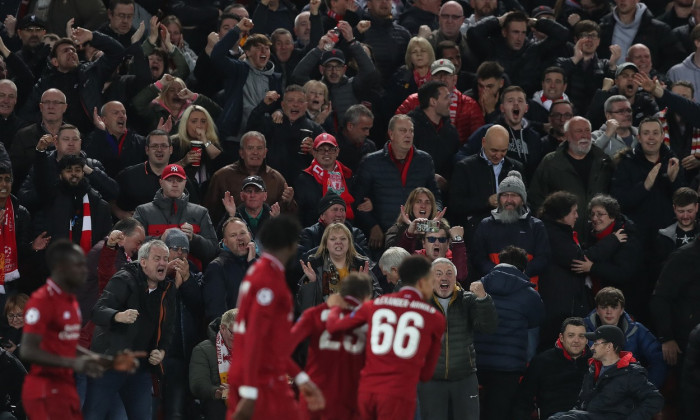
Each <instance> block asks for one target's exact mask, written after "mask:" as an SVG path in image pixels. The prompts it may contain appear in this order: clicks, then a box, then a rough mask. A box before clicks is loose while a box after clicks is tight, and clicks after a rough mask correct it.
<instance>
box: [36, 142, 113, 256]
mask: <svg viewBox="0 0 700 420" xmlns="http://www.w3.org/2000/svg"><path fill="white" fill-rule="evenodd" d="M85 166H86V164H85V158H83V157H82V156H80V155H66V156H63V158H62V159H61V160H60V161H59V162H58V170H59V181H58V185H57V186H56V188H54V189H48V188H47V187H48V186H44V185H42V186H37V188H38V189H39V191H38V193H39V196H40V197H41V198H42V203H43V205H42V207H41V210H39V211H38V212H37V214H36V215H35V217H34V232H35V234H37V235H38V234H40V233H41V232H47V233H48V236H50V237H51V238H52V239H58V238H67V239H70V240H71V241H72V242H73V243H75V244H77V245H80V247H81V248H82V249H83V251H84V252H85V253H86V254H87V253H88V252H90V249H91V248H92V247H93V246H94V245H95V244H96V243H97V242H98V241H101V240H102V239H103V238H104V237H105V236H107V234H108V233H109V232H110V230H111V229H112V217H111V215H110V211H109V204H107V202H106V201H104V200H102V198H101V196H100V194H99V193H98V192H97V191H95V190H94V189H92V188H91V186H90V183H89V182H88V180H87V178H86V177H85V172H84V169H83V168H84V167H85ZM49 188H50V187H49Z"/></svg>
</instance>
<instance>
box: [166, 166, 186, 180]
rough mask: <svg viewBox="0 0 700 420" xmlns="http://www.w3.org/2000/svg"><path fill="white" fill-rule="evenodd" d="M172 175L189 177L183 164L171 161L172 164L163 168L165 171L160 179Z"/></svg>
mask: <svg viewBox="0 0 700 420" xmlns="http://www.w3.org/2000/svg"><path fill="white" fill-rule="evenodd" d="M171 176H178V177H180V178H182V179H187V175H185V170H184V169H182V166H180V165H178V164H175V163H171V164H170V165H168V166H166V167H165V169H163V173H162V174H160V179H167V178H170V177H171Z"/></svg>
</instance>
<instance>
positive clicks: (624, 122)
mask: <svg viewBox="0 0 700 420" xmlns="http://www.w3.org/2000/svg"><path fill="white" fill-rule="evenodd" d="M604 110H605V118H606V119H607V121H605V124H603V126H602V127H600V129H599V130H596V131H594V132H593V133H591V137H592V138H593V144H594V145H595V146H596V147H598V148H600V149H602V150H603V151H604V152H605V153H606V154H607V155H608V156H610V157H614V156H615V154H616V153H617V152H619V151H620V150H623V149H625V148H634V147H636V146H637V128H636V127H633V126H632V112H633V111H632V107H631V105H630V102H629V100H627V98H626V97H624V96H622V95H613V96H611V97H609V98H608V99H607V100H606V101H605V106H604Z"/></svg>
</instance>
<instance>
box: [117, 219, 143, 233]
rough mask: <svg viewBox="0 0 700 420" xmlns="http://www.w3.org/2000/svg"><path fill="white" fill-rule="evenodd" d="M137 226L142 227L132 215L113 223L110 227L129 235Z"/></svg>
mask: <svg viewBox="0 0 700 420" xmlns="http://www.w3.org/2000/svg"><path fill="white" fill-rule="evenodd" d="M139 227H143V225H142V224H141V222H139V221H138V220H136V219H134V218H133V217H127V218H125V219H122V220H120V221H118V222H117V223H115V224H114V227H113V228H112V229H115V230H119V231H121V232H122V233H123V234H124V236H131V235H133V234H134V231H136V229H138V228H139Z"/></svg>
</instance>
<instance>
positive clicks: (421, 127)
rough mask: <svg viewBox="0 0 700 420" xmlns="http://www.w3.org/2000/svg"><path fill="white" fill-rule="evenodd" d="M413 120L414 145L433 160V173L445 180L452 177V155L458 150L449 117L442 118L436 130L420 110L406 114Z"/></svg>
mask: <svg viewBox="0 0 700 420" xmlns="http://www.w3.org/2000/svg"><path fill="white" fill-rule="evenodd" d="M408 116H409V117H411V118H412V119H413V128H414V130H415V134H414V137H413V138H414V145H415V146H416V149H419V150H422V151H424V152H426V153H427V154H429V155H430V157H432V158H433V165H435V173H436V174H440V175H442V176H443V177H445V178H446V179H448V180H449V179H450V178H451V177H452V166H453V162H454V155H455V154H456V153H457V150H458V149H459V133H457V128H455V126H454V125H452V123H451V122H450V117H443V118H442V120H441V121H440V127H439V128H438V129H436V127H435V125H434V124H433V123H432V121H430V119H429V118H428V116H427V115H426V113H425V112H424V111H423V110H421V109H414V110H413V111H411V112H409V113H408Z"/></svg>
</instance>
